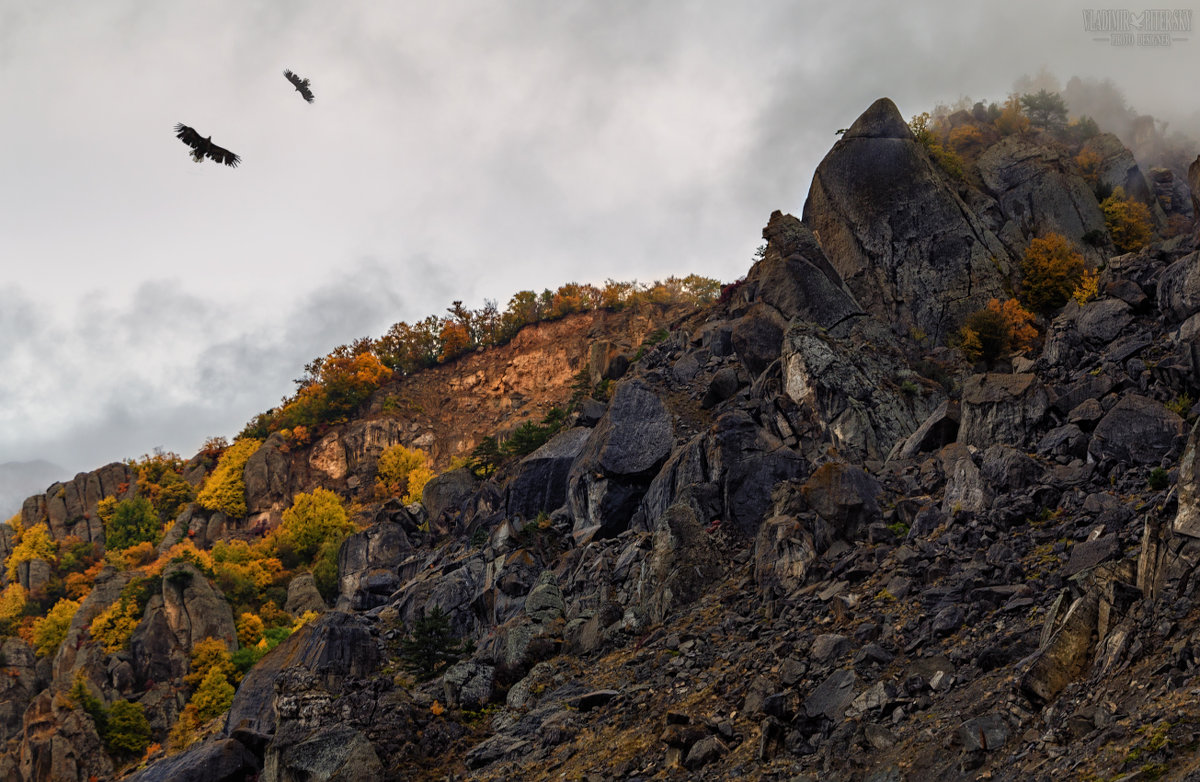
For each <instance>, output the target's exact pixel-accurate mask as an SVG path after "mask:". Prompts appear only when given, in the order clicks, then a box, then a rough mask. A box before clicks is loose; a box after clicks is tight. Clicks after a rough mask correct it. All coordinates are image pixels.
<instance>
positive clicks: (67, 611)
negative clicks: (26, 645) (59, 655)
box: [33, 598, 79, 657]
mask: <svg viewBox="0 0 1200 782" xmlns="http://www.w3.org/2000/svg"><path fill="white" fill-rule="evenodd" d="M78 610H79V603H76V602H75V601H74V600H67V599H66V598H63V599H62V600H59V601H58V602H57V603H55V604H54V607H53V608H51V609H50V610H49V612H47V613H46V615H45V616H44V617H41V618H39V619H35V620H34V622H33V645H34V646H35V647H36V648H37V653H38V656H40V657H49V656H50V655H52V654H54V653H55V652H56V651H58V647H59V646H61V645H62V642H63V639H64V638H66V637H67V630H68V629H69V628H70V627H71V620H72V619H74V618H75V612H76V611H78Z"/></svg>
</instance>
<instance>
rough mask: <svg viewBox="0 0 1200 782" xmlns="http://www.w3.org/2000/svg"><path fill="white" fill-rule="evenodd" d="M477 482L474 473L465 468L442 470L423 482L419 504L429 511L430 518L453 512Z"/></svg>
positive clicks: (470, 492) (472, 490)
mask: <svg viewBox="0 0 1200 782" xmlns="http://www.w3.org/2000/svg"><path fill="white" fill-rule="evenodd" d="M478 483H479V481H478V480H477V479H476V478H475V475H474V473H472V472H471V471H470V470H468V469H465V468H463V469H458V470H450V471H449V472H444V473H442V474H440V475H437V476H435V477H433V478H432V479H430V481H429V483H427V484H425V489H424V491H423V492H422V493H421V504H422V505H424V506H425V509H426V510H427V511H429V518H430V519H437V518H438V517H440V516H441V515H442V514H443V513H454V512H455V511H457V510H458V509H459V508H460V507H461V506H462V504H463V502H464V501H466V499H467V498H468V497H470V496H471V495H472V494H473V493H474V491H475V487H476V486H477V485H478Z"/></svg>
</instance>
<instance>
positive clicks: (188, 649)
mask: <svg viewBox="0 0 1200 782" xmlns="http://www.w3.org/2000/svg"><path fill="white" fill-rule="evenodd" d="M206 638H215V639H217V640H218V641H222V642H224V644H225V645H226V647H228V648H229V650H230V651H233V650H235V649H237V630H236V627H235V625H234V619H233V610H232V609H231V608H230V607H229V602H228V601H227V600H226V599H225V596H224V595H223V594H221V592H220V591H218V590H217V589H214V588H213V586H212V584H211V583H209V581H208V579H207V578H205V577H204V575H203V574H202V573H201V572H200V571H199V570H197V569H196V567H195V566H194V565H192V564H191V563H190V562H175V563H172V564H169V565H167V566H166V567H165V568H164V569H163V574H162V589H161V591H160V593H159V594H157V595H154V596H152V597H151V598H150V600H149V602H148V603H147V604H146V611H145V613H144V615H143V617H142V621H141V622H140V623H139V624H138V627H137V629H136V630H135V631H134V634H133V638H132V639H131V641H130V649H131V651H132V652H133V661H134V664H135V667H136V669H137V674H138V677H139V678H140V679H141V680H142V681H171V680H174V679H178V678H180V677H182V676H183V675H184V674H185V673H187V672H188V670H189V669H190V662H189V661H190V657H191V653H192V648H193V647H194V646H195V645H196V644H198V643H199V642H200V641H203V640H204V639H206Z"/></svg>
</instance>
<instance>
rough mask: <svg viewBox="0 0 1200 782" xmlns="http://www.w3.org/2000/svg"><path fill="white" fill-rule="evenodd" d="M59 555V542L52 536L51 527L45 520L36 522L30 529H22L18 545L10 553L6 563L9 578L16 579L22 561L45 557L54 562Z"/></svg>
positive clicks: (44, 558)
mask: <svg viewBox="0 0 1200 782" xmlns="http://www.w3.org/2000/svg"><path fill="white" fill-rule="evenodd" d="M57 555H58V544H57V543H55V542H54V538H52V537H51V536H50V527H49V526H47V524H46V523H45V522H41V523H38V524H34V525H33V526H32V527H30V528H29V529H26V530H22V531H21V532H20V537H18V538H17V541H16V545H14V546H13V549H12V552H11V553H9V555H8V560H7V563H6V566H7V571H8V580H9V581H15V580H16V578H17V567H18V566H19V565H21V564H22V563H24V562H32V561H33V560H35V559H43V560H45V561H47V562H51V563H53V562H54V560H55V558H56V557H57Z"/></svg>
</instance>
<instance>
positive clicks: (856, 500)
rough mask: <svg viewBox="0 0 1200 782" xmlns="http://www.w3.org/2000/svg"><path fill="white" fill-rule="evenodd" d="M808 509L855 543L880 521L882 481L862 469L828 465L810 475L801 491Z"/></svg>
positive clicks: (834, 464)
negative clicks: (880, 482)
mask: <svg viewBox="0 0 1200 782" xmlns="http://www.w3.org/2000/svg"><path fill="white" fill-rule="evenodd" d="M800 493H801V495H802V496H803V497H804V500H805V502H807V503H808V506H809V507H810V508H811V509H812V510H813V511H815V512H816V514H817V515H818V516H820V517H821V518H822V519H824V520H825V521H826V522H828V523H829V524H830V525H831V526H832V527H833V528H834V529H836V530H837V531H838V533H839V534H840V536H841V537H843V538H845V539H847V540H854V539H856V538H858V537H860V536H861V534H862V533H864V532H865V531H866V529H867V527H868V526H870V525H871V523H872V522H876V521H879V519H880V518H881V512H880V509H879V495H880V494H882V488H881V487H880V485H879V481H877V480H875V478H874V477H873V476H872V475H871V474H870V473H868V472H867V471H866V470H863V469H862V468H861V467H855V466H854V465H850V464H844V463H841V462H829V463H827V464H823V465H821V466H820V467H819V468H818V469H817V470H816V472H814V473H813V474H812V475H811V476H809V478H808V480H807V481H805V483H804V485H803V486H802V487H801V489H800Z"/></svg>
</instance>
